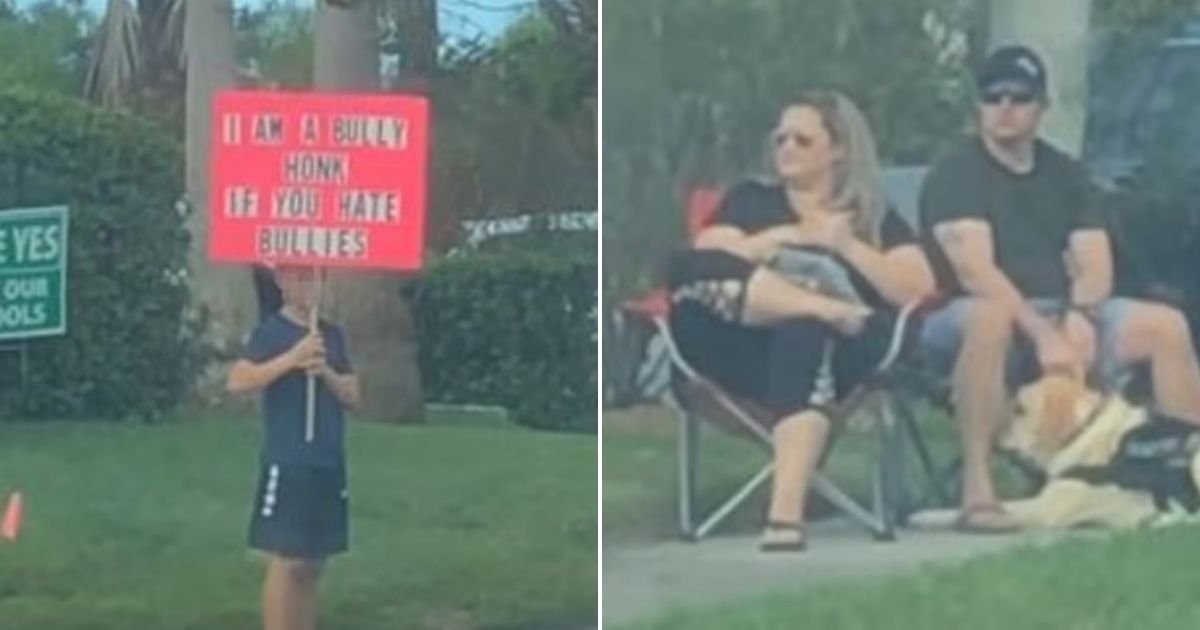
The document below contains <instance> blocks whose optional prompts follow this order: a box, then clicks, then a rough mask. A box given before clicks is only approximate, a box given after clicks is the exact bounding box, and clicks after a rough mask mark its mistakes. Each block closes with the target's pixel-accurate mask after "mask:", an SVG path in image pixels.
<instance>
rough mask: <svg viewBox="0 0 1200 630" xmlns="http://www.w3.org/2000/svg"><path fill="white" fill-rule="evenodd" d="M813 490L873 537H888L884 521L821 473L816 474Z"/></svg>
mask: <svg viewBox="0 0 1200 630" xmlns="http://www.w3.org/2000/svg"><path fill="white" fill-rule="evenodd" d="M812 488H813V490H816V491H817V493H818V494H820V495H821V496H823V497H825V499H826V500H827V501H829V502H830V503H832V504H833V505H834V506H835V507H837V509H839V510H841V511H842V513H843V514H845V515H846V516H849V517H850V518H851V519H852V520H854V521H856V522H858V523H859V524H860V525H862V526H863V527H865V528H867V530H869V531H870V532H871V534H872V535H875V536H879V537H883V536H886V535H887V527H886V526H885V525H884V524H883V522H882V521H880V519H878V518H876V516H875V515H874V514H871V513H870V512H868V511H867V510H866V508H864V507H863V506H861V505H859V504H858V502H857V501H855V500H854V499H851V498H850V497H849V495H847V494H846V493H845V492H842V490H841V489H840V488H838V487H837V486H836V485H834V483H833V482H832V481H830V480H829V479H828V478H826V477H825V475H823V474H821V473H819V472H818V473H816V474H814V475H813V481H812Z"/></svg>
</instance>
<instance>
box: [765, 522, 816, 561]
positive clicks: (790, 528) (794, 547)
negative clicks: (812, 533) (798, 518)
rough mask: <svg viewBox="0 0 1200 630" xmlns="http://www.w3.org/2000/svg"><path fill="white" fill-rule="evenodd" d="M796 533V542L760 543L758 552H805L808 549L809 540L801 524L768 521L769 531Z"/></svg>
mask: <svg viewBox="0 0 1200 630" xmlns="http://www.w3.org/2000/svg"><path fill="white" fill-rule="evenodd" d="M772 530H774V531H776V532H795V533H796V539H795V540H764V541H761V542H759V543H758V550H759V551H764V552H768V553H772V552H776V551H804V549H805V548H807V547H808V538H807V536H805V535H804V526H803V525H801V524H800V523H790V522H787V521H767V531H772Z"/></svg>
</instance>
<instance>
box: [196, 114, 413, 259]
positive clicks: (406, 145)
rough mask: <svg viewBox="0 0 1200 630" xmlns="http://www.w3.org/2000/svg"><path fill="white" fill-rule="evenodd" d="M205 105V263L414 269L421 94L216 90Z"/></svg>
mask: <svg viewBox="0 0 1200 630" xmlns="http://www.w3.org/2000/svg"><path fill="white" fill-rule="evenodd" d="M213 109H214V111H213V115H214V119H213V135H212V147H213V148H212V156H213V159H212V182H211V183H212V188H211V190H210V192H209V195H210V200H211V201H210V204H209V206H210V209H209V210H210V211H209V216H210V222H209V246H208V253H209V258H210V259H212V260H214V261H218V262H274V263H284V264H301V265H312V266H322V267H371V268H390V269H416V268H418V267H420V266H421V261H422V257H423V254H424V241H425V193H426V179H425V172H426V162H427V157H426V156H427V147H428V128H429V103H428V101H427V100H426V99H424V98H421V97H413V96H397V95H382V94H370V95H347V94H301V93H287V92H249V91H226V92H222V93H220V94H218V95H217V97H216V101H215V103H214V108H213Z"/></svg>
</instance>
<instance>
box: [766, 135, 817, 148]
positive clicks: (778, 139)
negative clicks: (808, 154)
mask: <svg viewBox="0 0 1200 630" xmlns="http://www.w3.org/2000/svg"><path fill="white" fill-rule="evenodd" d="M788 140H791V141H792V143H793V144H795V145H796V146H797V147H800V148H801V149H807V148H809V147H811V146H812V145H813V139H812V138H810V137H809V136H806V135H804V134H802V133H800V132H792V133H787V132H783V131H778V132H776V133H775V134H773V135H772V136H771V142H772V143H773V144H774V145H775V146H776V147H781V146H783V145H784V143H786V142H787V141H788Z"/></svg>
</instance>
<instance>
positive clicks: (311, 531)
mask: <svg viewBox="0 0 1200 630" xmlns="http://www.w3.org/2000/svg"><path fill="white" fill-rule="evenodd" d="M348 508H349V494H348V492H347V489H346V470H345V468H330V467H318V466H304V465H291V464H269V463H268V464H264V465H263V467H262V470H261V471H260V473H259V478H258V490H257V491H256V492H255V494H254V511H253V513H252V514H251V516H250V546H251V547H252V548H254V549H258V550H260V551H265V552H268V553H272V554H276V555H279V556H283V557H285V558H297V559H304V560H320V559H323V558H326V557H328V556H331V555H334V554H337V553H341V552H343V551H346V549H347V547H348V544H349V538H350V535H349V534H350V526H349V515H348V512H349V509H348Z"/></svg>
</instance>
